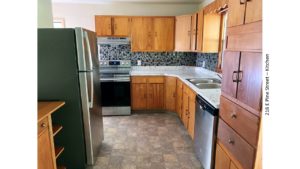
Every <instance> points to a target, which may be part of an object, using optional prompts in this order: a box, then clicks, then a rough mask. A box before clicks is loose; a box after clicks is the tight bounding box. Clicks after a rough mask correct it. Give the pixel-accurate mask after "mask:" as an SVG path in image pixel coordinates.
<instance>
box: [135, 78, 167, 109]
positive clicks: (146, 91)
mask: <svg viewBox="0 0 300 169" xmlns="http://www.w3.org/2000/svg"><path fill="white" fill-rule="evenodd" d="M131 108H132V110H160V109H164V77H161V76H147V77H146V76H133V77H131Z"/></svg>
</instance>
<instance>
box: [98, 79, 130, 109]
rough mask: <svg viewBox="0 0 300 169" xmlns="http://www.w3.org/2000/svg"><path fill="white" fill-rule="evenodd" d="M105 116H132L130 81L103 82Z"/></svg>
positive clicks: (102, 95)
mask: <svg viewBox="0 0 300 169" xmlns="http://www.w3.org/2000/svg"><path fill="white" fill-rule="evenodd" d="M101 102H102V114H103V115H128V114H131V113H130V112H131V96H130V81H125V80H123V81H122V80H101Z"/></svg>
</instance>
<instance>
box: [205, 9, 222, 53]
mask: <svg viewBox="0 0 300 169" xmlns="http://www.w3.org/2000/svg"><path fill="white" fill-rule="evenodd" d="M220 32H221V15H220V14H217V13H208V14H204V23H203V46H202V52H207V53H217V52H218V51H219V42H220Z"/></svg>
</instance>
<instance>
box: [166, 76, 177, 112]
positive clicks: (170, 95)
mask: <svg viewBox="0 0 300 169" xmlns="http://www.w3.org/2000/svg"><path fill="white" fill-rule="evenodd" d="M176 80H177V79H176V77H169V76H166V77H165V109H166V110H168V111H172V112H175V111H176V92H177V90H176Z"/></svg>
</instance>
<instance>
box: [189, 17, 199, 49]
mask: <svg viewBox="0 0 300 169" xmlns="http://www.w3.org/2000/svg"><path fill="white" fill-rule="evenodd" d="M191 19H192V20H191V51H195V50H196V49H197V19H198V14H197V13H194V14H193V15H192V18H191Z"/></svg>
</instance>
